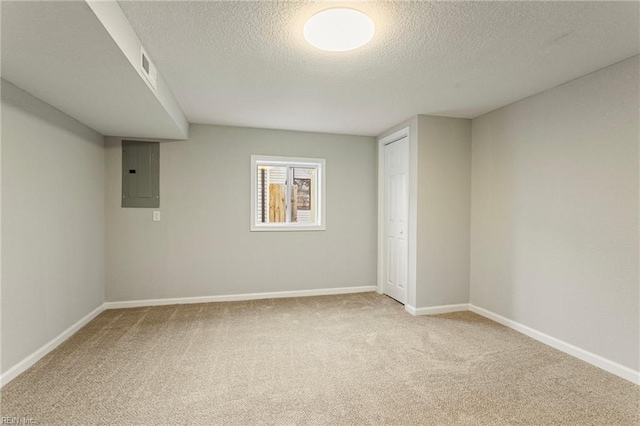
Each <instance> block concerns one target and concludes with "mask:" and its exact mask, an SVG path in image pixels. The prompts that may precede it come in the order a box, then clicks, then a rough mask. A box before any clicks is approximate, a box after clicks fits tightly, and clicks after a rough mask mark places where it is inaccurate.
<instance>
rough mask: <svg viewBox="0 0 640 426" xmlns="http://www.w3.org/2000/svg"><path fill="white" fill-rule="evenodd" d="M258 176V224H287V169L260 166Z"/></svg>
mask: <svg viewBox="0 0 640 426" xmlns="http://www.w3.org/2000/svg"><path fill="white" fill-rule="evenodd" d="M256 176H257V180H258V181H257V182H256V187H257V189H258V190H257V191H256V198H257V200H256V222H257V223H285V222H286V221H287V219H286V217H287V202H286V198H287V195H286V194H287V193H286V182H287V167H282V166H263V165H258V166H257V173H256Z"/></svg>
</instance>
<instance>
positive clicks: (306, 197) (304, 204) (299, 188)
mask: <svg viewBox="0 0 640 426" xmlns="http://www.w3.org/2000/svg"><path fill="white" fill-rule="evenodd" d="M315 187H316V169H315V168H307V167H294V168H293V188H292V194H291V216H292V220H291V221H292V222H297V223H315V220H316V219H315V217H316V214H315V211H316V206H315V204H316V201H315V200H316V199H315Z"/></svg>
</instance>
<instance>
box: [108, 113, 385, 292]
mask: <svg viewBox="0 0 640 426" xmlns="http://www.w3.org/2000/svg"><path fill="white" fill-rule="evenodd" d="M252 154H261V155H280V156H295V157H318V158H325V159H326V162H327V165H326V167H327V172H326V173H327V175H326V176H327V177H326V179H327V182H326V185H327V201H326V202H327V221H326V223H327V230H326V231H313V232H250V231H249V225H250V189H251V188H250V164H251V162H250V156H251V155H252ZM106 155H107V193H106V215H107V285H106V294H107V300H108V301H121V300H141V299H156V298H172V297H194V296H213V295H226V294H241V293H256V292H272V291H289V290H305V289H321V288H334V287H351V286H375V285H376V226H377V225H376V223H377V222H376V217H377V211H376V208H377V204H376V202H377V201H376V200H377V178H376V173H377V172H376V166H377V162H376V161H377V160H376V145H375V140H374V138H369V137H359V136H341V135H328V134H319V133H303V132H290V131H278V130H262V129H247V128H234V127H223V126H209V125H191V126H190V132H189V140H187V141H176V142H161V143H160V209H159V210H161V212H162V220H161V221H160V222H153V221H152V209H130V208H129V209H127V208H121V207H120V189H121V187H120V185H121V177H120V173H121V141H120V139H116V138H110V139H109V140H108V142H107V149H106Z"/></svg>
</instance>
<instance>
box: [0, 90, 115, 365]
mask: <svg viewBox="0 0 640 426" xmlns="http://www.w3.org/2000/svg"><path fill="white" fill-rule="evenodd" d="M104 230H105V227H104V139H103V137H102V136H101V135H99V134H98V133H96V132H94V131H93V130H91V129H89V128H88V127H86V126H84V125H82V124H80V123H79V122H77V121H75V120H73V119H72V118H70V117H69V116H67V115H65V114H63V113H62V112H60V111H58V110H56V109H54V108H53V107H51V106H49V105H47V104H46V103H44V102H42V101H40V100H39V99H36V98H35V97H33V96H31V95H29V94H28V93H26V92H24V91H22V90H21V89H19V88H17V87H16V86H14V85H12V84H11V83H8V82H6V81H4V80H2V367H1V369H2V372H5V371H7V370H8V369H9V368H11V367H12V366H13V365H15V364H16V363H18V362H19V361H21V360H23V359H24V358H25V357H27V356H28V355H30V354H31V353H32V352H34V351H35V350H37V349H38V348H40V347H41V346H42V345H44V344H46V343H48V342H49V341H50V340H51V339H53V338H54V337H56V336H57V335H59V334H60V333H61V332H63V331H64V330H65V329H67V328H68V327H69V326H71V325H73V324H74V323H76V322H77V321H78V320H80V319H81V318H83V317H84V316H85V315H87V314H88V313H90V312H91V311H92V310H94V309H95V308H97V307H98V306H100V305H101V304H102V303H103V301H104V277H105V274H104V257H105V256H104Z"/></svg>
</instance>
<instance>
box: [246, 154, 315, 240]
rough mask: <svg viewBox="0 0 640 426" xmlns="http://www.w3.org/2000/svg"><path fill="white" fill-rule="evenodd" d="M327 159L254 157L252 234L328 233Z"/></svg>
mask: <svg viewBox="0 0 640 426" xmlns="http://www.w3.org/2000/svg"><path fill="white" fill-rule="evenodd" d="M324 168H325V161H324V159H318V158H290V157H268V156H262V155H252V156H251V230H252V231H321V230H324V229H325V205H324V198H325V191H324Z"/></svg>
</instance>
